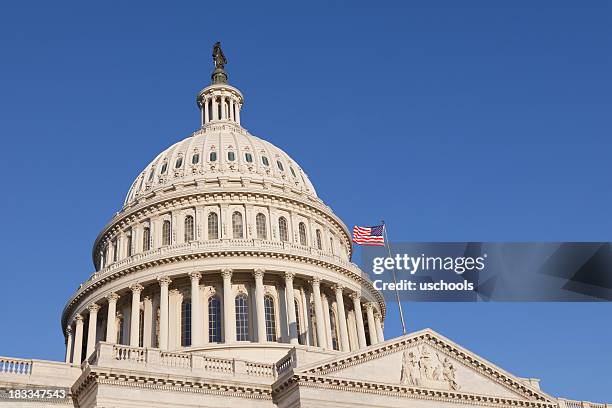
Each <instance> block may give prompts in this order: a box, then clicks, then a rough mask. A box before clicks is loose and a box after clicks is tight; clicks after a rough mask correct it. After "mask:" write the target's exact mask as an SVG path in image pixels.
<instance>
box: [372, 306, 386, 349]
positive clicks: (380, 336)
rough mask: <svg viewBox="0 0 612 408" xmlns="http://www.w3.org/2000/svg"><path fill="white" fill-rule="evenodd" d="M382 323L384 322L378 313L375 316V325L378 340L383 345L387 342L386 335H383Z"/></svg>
mask: <svg viewBox="0 0 612 408" xmlns="http://www.w3.org/2000/svg"><path fill="white" fill-rule="evenodd" d="M381 321H382V318H381V316H380V315H379V314H378V313H376V314H375V315H374V325H375V326H376V339H377V340H378V342H379V343H382V342H383V341H385V335H384V333H383V328H382V323H381Z"/></svg>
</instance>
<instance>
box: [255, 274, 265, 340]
mask: <svg viewBox="0 0 612 408" xmlns="http://www.w3.org/2000/svg"><path fill="white" fill-rule="evenodd" d="M253 277H254V278H255V302H256V308H255V309H256V312H257V341H258V342H260V343H264V342H266V341H267V340H268V338H267V336H266V312H265V306H264V284H263V277H264V269H255V271H253Z"/></svg>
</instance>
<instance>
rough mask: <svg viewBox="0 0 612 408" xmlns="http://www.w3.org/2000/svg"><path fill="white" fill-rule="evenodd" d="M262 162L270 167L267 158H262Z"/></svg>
mask: <svg viewBox="0 0 612 408" xmlns="http://www.w3.org/2000/svg"><path fill="white" fill-rule="evenodd" d="M261 162H262V163H263V165H264V166H269V165H270V161H269V160H268V158H267V157H266V156H261Z"/></svg>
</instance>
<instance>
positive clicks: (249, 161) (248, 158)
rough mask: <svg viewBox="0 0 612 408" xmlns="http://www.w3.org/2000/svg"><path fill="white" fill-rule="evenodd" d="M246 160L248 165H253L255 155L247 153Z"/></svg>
mask: <svg viewBox="0 0 612 408" xmlns="http://www.w3.org/2000/svg"><path fill="white" fill-rule="evenodd" d="M244 159H245V160H246V161H247V163H253V155H252V154H251V153H245V154H244Z"/></svg>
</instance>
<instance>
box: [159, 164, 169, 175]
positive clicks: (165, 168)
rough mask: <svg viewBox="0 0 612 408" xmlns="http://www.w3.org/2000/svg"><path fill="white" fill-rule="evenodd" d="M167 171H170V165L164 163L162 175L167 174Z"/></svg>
mask: <svg viewBox="0 0 612 408" xmlns="http://www.w3.org/2000/svg"><path fill="white" fill-rule="evenodd" d="M166 170H168V163H166V162H164V164H162V168H161V172H160V174H166Z"/></svg>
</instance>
